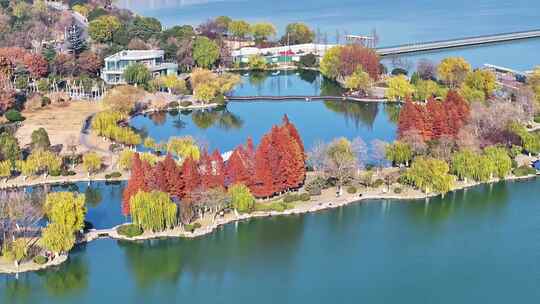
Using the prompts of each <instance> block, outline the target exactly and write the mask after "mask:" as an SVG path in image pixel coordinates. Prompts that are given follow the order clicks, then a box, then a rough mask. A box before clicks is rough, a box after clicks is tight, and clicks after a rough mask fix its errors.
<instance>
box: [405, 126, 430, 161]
mask: <svg viewBox="0 0 540 304" xmlns="http://www.w3.org/2000/svg"><path fill="white" fill-rule="evenodd" d="M400 141H402V142H404V143H406V144H408V145H409V146H410V147H411V149H412V151H413V153H414V154H415V155H422V154H425V153H426V151H427V148H428V147H427V145H426V143H425V141H424V138H423V137H422V135H421V134H420V132H419V131H418V130H414V129H411V130H407V131H405V132H403V135H402V136H401V138H400Z"/></svg>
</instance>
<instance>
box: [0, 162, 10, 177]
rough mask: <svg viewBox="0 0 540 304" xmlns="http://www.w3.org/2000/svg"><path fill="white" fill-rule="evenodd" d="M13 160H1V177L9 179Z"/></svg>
mask: <svg viewBox="0 0 540 304" xmlns="http://www.w3.org/2000/svg"><path fill="white" fill-rule="evenodd" d="M11 169H12V165H11V161H9V160H4V161H0V178H4V179H7V178H9V177H10V176H11Z"/></svg>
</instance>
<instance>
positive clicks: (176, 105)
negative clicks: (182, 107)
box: [169, 101, 179, 108]
mask: <svg viewBox="0 0 540 304" xmlns="http://www.w3.org/2000/svg"><path fill="white" fill-rule="evenodd" d="M178 105H179V104H178V101H171V102H170V103H169V108H178Z"/></svg>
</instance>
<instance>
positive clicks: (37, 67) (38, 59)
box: [23, 54, 49, 79]
mask: <svg viewBox="0 0 540 304" xmlns="http://www.w3.org/2000/svg"><path fill="white" fill-rule="evenodd" d="M23 63H24V65H25V66H26V68H27V69H28V72H29V73H30V76H32V78H34V79H38V78H41V77H43V76H45V75H47V71H48V69H49V64H48V62H47V60H45V58H43V56H41V55H39V54H26V55H25V56H24V58H23Z"/></svg>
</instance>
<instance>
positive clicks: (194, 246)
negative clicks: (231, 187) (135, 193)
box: [0, 179, 540, 304]
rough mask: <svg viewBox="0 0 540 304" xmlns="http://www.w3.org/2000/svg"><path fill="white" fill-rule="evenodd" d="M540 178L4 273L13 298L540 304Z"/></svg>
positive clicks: (119, 246) (105, 249)
mask: <svg viewBox="0 0 540 304" xmlns="http://www.w3.org/2000/svg"><path fill="white" fill-rule="evenodd" d="M538 187H540V180H538V179H536V180H531V181H523V182H516V183H500V184H495V185H491V186H489V185H487V186H482V187H477V188H474V189H469V190H468V191H466V192H462V191H460V192H457V193H455V194H449V195H448V196H446V197H445V198H444V199H441V198H436V199H431V200H430V202H429V204H426V203H425V202H424V201H411V202H392V201H382V202H381V201H370V202H365V203H361V204H355V205H350V206H347V207H344V208H340V209H336V210H332V211H327V212H322V213H317V214H310V215H304V216H296V217H278V218H271V219H259V220H251V221H248V222H243V223H239V224H237V225H235V224H231V225H227V226H225V227H224V228H222V229H220V230H219V231H217V232H216V233H213V234H212V235H209V236H206V237H203V238H200V239H196V240H160V241H157V240H155V241H147V242H141V243H136V244H135V243H122V242H117V241H113V240H99V241H96V242H92V243H90V244H88V245H86V246H84V247H81V248H78V249H77V250H75V251H74V252H73V254H72V255H71V258H70V260H69V262H67V263H66V264H65V265H62V266H60V267H58V268H57V269H54V270H49V271H43V272H38V273H32V274H23V275H21V276H20V278H19V280H18V281H16V280H14V279H13V278H12V277H7V276H0V302H1V303H74V302H76V303H89V304H90V303H250V302H256V303H261V304H262V303H357V302H362V303H449V304H450V303H452V304H453V303H537V302H538V301H539V300H540V289H539V288H538V282H540V264H539V263H538V261H539V260H540V247H539V246H540V221H539V220H538V219H539V218H540V204H539V202H538V199H537V196H538V195H537V192H535V191H531V189H538Z"/></svg>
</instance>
